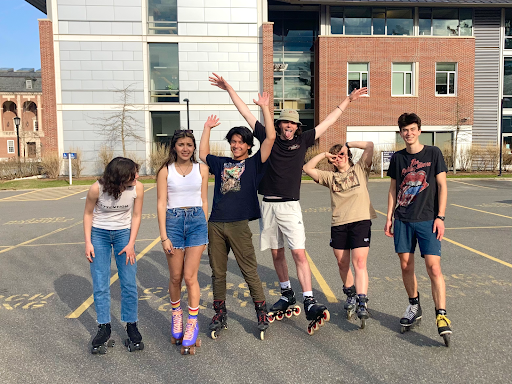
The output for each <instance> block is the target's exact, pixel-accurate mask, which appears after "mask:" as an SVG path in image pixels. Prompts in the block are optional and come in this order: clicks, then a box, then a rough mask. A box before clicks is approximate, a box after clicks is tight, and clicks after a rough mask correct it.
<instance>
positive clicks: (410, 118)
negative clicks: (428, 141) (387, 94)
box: [398, 113, 421, 131]
mask: <svg viewBox="0 0 512 384" xmlns="http://www.w3.org/2000/svg"><path fill="white" fill-rule="evenodd" d="M414 123H416V124H417V125H418V129H420V130H421V119H420V117H419V116H418V115H417V114H415V113H402V114H401V115H400V117H399V118H398V128H400V131H401V130H402V128H403V127H407V126H408V125H411V124H414Z"/></svg>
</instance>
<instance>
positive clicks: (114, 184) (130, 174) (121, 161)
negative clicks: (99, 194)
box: [98, 157, 140, 200]
mask: <svg viewBox="0 0 512 384" xmlns="http://www.w3.org/2000/svg"><path fill="white" fill-rule="evenodd" d="M139 167H140V166H139V164H137V163H135V162H134V161H133V160H130V159H127V158H126V157H116V158H115V159H113V160H112V161H111V162H110V163H108V165H107V166H106V167H105V171H104V172H103V176H101V177H100V178H99V180H98V182H99V183H100V184H101V185H102V186H103V191H104V192H107V193H108V194H109V195H111V196H113V197H114V199H116V200H117V199H119V197H120V196H121V193H123V191H124V190H125V189H126V186H125V184H126V183H128V182H130V181H133V180H135V175H136V174H137V172H139Z"/></svg>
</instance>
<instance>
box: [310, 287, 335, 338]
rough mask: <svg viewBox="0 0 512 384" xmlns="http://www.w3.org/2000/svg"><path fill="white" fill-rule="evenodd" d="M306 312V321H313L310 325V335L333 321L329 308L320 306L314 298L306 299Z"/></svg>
mask: <svg viewBox="0 0 512 384" xmlns="http://www.w3.org/2000/svg"><path fill="white" fill-rule="evenodd" d="M304 311H305V312H306V319H308V320H310V321H311V322H310V323H309V325H308V334H310V335H312V334H313V333H315V331H318V329H319V328H320V327H321V326H323V325H324V324H325V323H326V322H327V321H329V320H330V319H331V315H330V313H329V311H328V310H327V307H326V306H325V305H323V304H319V303H318V302H317V301H316V299H315V298H314V297H312V296H307V297H305V298H304Z"/></svg>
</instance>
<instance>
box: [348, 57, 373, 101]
mask: <svg viewBox="0 0 512 384" xmlns="http://www.w3.org/2000/svg"><path fill="white" fill-rule="evenodd" d="M347 78H348V89H347V95H350V92H352V91H353V90H354V89H356V88H362V87H367V86H368V63H348V73H347Z"/></svg>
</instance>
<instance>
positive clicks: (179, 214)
mask: <svg viewBox="0 0 512 384" xmlns="http://www.w3.org/2000/svg"><path fill="white" fill-rule="evenodd" d="M165 227H166V232H167V237H168V238H169V240H171V242H172V246H173V247H174V248H177V249H185V248H189V247H197V246H199V245H205V244H208V224H207V223H206V216H205V215H204V211H203V208H201V207H191V208H172V209H168V210H167V215H166V222H165Z"/></svg>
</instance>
